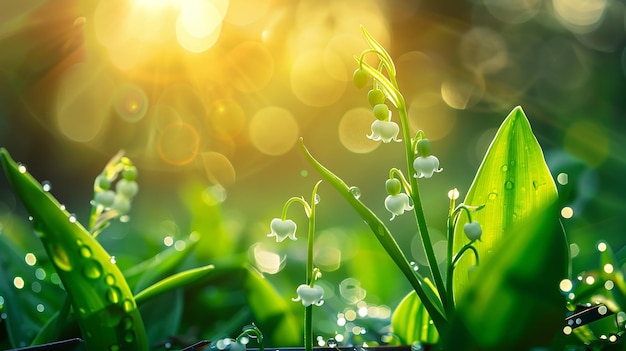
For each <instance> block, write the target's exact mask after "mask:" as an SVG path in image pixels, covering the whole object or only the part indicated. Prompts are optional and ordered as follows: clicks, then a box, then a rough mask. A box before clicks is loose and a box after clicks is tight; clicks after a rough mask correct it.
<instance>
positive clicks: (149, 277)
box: [124, 235, 198, 292]
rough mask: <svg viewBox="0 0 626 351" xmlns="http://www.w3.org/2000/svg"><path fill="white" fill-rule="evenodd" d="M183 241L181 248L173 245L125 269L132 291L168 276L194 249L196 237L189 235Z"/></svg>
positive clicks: (196, 241) (137, 290) (139, 289)
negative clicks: (182, 247) (183, 245)
mask: <svg viewBox="0 0 626 351" xmlns="http://www.w3.org/2000/svg"><path fill="white" fill-rule="evenodd" d="M184 243H185V247H184V249H182V250H179V249H177V248H176V247H174V246H172V247H169V248H167V249H166V250H164V251H162V252H159V253H158V254H156V255H155V256H154V257H152V258H150V259H148V260H146V261H143V262H141V263H139V264H137V265H135V266H133V267H131V268H129V269H127V270H125V271H124V276H125V277H126V281H127V282H128V285H130V286H132V287H133V291H134V292H139V291H141V290H143V289H145V288H146V287H147V286H149V285H150V284H154V283H155V282H156V281H157V280H158V279H163V278H164V277H167V276H169V275H170V274H171V273H172V272H173V271H174V270H175V269H176V268H177V267H178V265H179V264H180V263H181V262H182V261H183V260H184V259H185V258H186V257H187V256H188V255H189V253H190V252H191V251H192V250H193V249H194V247H195V246H196V244H197V243H198V238H197V236H194V235H190V236H189V237H188V238H187V239H185V240H184Z"/></svg>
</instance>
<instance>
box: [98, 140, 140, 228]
mask: <svg viewBox="0 0 626 351" xmlns="http://www.w3.org/2000/svg"><path fill="white" fill-rule="evenodd" d="M122 154H123V153H122V152H119V153H118V154H117V155H115V156H114V157H113V158H112V159H111V160H110V161H109V162H108V163H107V165H106V166H105V167H104V169H103V170H102V172H101V173H100V174H99V175H98V176H97V177H96V180H95V182H94V196H93V201H92V211H91V219H90V225H89V228H90V230H91V232H92V234H93V235H94V236H95V235H97V234H98V233H99V232H100V231H101V230H102V229H104V227H106V226H107V225H108V223H109V221H110V220H112V219H114V218H116V217H119V218H120V219H121V220H125V219H126V218H127V214H128V213H129V212H130V209H131V203H132V200H133V199H134V198H135V196H136V195H137V193H138V192H139V185H138V184H137V181H136V179H137V167H135V166H134V165H133V163H132V162H131V160H130V159H129V158H128V157H124V156H122Z"/></svg>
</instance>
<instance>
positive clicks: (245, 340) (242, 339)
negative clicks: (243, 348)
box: [238, 335, 250, 345]
mask: <svg viewBox="0 0 626 351" xmlns="http://www.w3.org/2000/svg"><path fill="white" fill-rule="evenodd" d="M238 342H239V343H240V344H241V345H247V344H248V343H249V342H250V338H249V337H247V336H245V335H244V336H242V337H240V338H239V340H238Z"/></svg>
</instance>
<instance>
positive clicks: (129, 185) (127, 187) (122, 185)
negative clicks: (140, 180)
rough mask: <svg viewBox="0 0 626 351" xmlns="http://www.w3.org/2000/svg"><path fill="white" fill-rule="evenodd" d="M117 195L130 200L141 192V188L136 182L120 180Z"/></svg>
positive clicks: (117, 185)
mask: <svg viewBox="0 0 626 351" xmlns="http://www.w3.org/2000/svg"><path fill="white" fill-rule="evenodd" d="M115 190H117V193H118V194H120V195H123V196H126V197H127V198H128V199H132V198H133V197H135V195H137V192H139V186H138V185H137V182H135V181H128V180H126V179H124V178H122V179H120V180H119V181H118V182H117V184H116V185H115Z"/></svg>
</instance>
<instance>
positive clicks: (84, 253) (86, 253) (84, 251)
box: [79, 245, 91, 258]
mask: <svg viewBox="0 0 626 351" xmlns="http://www.w3.org/2000/svg"><path fill="white" fill-rule="evenodd" d="M79 251H80V255H81V256H83V257H84V258H90V257H91V249H90V248H89V246H85V245H83V246H81V247H80V249H79Z"/></svg>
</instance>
